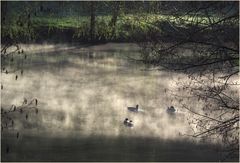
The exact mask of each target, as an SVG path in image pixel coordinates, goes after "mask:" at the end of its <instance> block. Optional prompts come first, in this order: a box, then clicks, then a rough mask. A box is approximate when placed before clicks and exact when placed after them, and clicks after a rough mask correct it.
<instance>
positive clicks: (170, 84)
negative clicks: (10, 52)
mask: <svg viewBox="0 0 240 163" xmlns="http://www.w3.org/2000/svg"><path fill="white" fill-rule="evenodd" d="M22 47H23V48H24V49H25V51H26V53H27V60H26V61H24V62H25V63H24V74H23V76H20V77H19V79H18V80H15V75H12V74H8V75H6V74H2V83H3V85H4V90H2V97H1V103H2V104H1V105H2V106H4V107H10V106H11V105H12V104H15V105H20V104H21V103H22V101H23V98H27V99H32V98H37V99H38V100H39V114H37V115H36V114H34V113H31V114H30V116H29V120H27V121H26V120H24V118H21V116H20V115H19V118H17V123H16V125H15V127H14V129H13V130H11V131H9V132H10V133H14V132H15V131H20V132H21V133H22V135H23V136H22V137H21V139H20V141H22V143H23V144H24V142H26V141H30V142H32V144H35V145H36V142H35V141H34V140H35V139H36V140H38V142H39V141H40V142H42V143H43V144H44V142H45V143H46V142H54V141H56V140H57V139H62V138H66V139H64V141H59V142H57V144H61V142H62V143H63V144H64V145H63V148H66V147H67V148H71V147H72V148H74V149H75V148H76V149H75V150H79V149H78V148H81V147H82V146H81V145H80V144H79V145H76V144H75V145H73V144H74V143H76V142H78V141H80V139H82V138H83V137H84V138H94V137H103V138H104V137H105V138H107V139H108V140H112V139H115V138H116V139H118V138H125V139H126V140H127V139H133V140H134V139H135V140H134V141H135V142H137V143H136V144H138V143H139V145H141V143H140V142H141V141H140V142H138V141H137V140H138V139H139V138H142V139H145V138H146V139H149V138H152V139H154V140H155V139H156V140H162V141H163V140H166V141H181V140H184V141H186V140H187V139H186V137H182V136H180V133H190V132H191V130H190V128H189V126H188V123H187V120H186V117H187V116H188V113H187V112H185V111H184V110H183V109H181V108H179V107H178V103H177V102H176V101H174V99H173V97H172V96H169V95H167V94H166V93H165V90H166V89H172V88H174V87H176V85H175V81H177V80H179V78H181V79H183V80H186V79H185V78H186V76H184V75H183V74H176V73H172V72H167V71H148V70H147V67H146V65H143V64H142V63H138V62H137V61H130V60H129V59H128V57H127V56H130V57H139V55H140V53H139V49H138V47H137V45H135V44H104V45H96V46H73V45H72V46H71V45H48V44H46V45H22ZM137 104H138V105H139V108H140V109H141V110H143V111H142V112H138V113H133V112H130V111H128V110H127V107H130V106H133V107H134V106H136V105H137ZM171 105H173V106H175V108H176V109H177V113H176V115H175V116H171V115H168V114H167V113H166V109H167V107H168V106H171ZM196 107H198V106H196ZM125 118H129V119H131V120H132V121H133V124H134V127H132V128H129V127H126V126H124V125H123V121H124V119H125ZM29 136H30V138H29V139H27V137H29ZM39 137H40V138H39ZM34 138H35V139H34ZM50 138H52V139H51V140H48V139H50ZM9 139H11V136H10V138H9ZM67 139H69V142H71V143H69V144H68V143H67V142H66V141H67ZM73 139H74V141H72V140H73ZM104 140H105V139H104ZM14 141H15V140H14ZM85 141H86V140H85ZM91 141H92V140H91ZM86 142H88V141H86ZM103 142H104V141H103ZM112 142H114V140H112ZM130 142H131V140H130ZM189 142H192V140H190V139H189ZM106 143H110V142H106ZM130 144H131V143H130ZM136 144H135V145H136ZM152 144H154V143H152ZM119 145H120V144H113V145H112V146H113V147H115V146H116V148H118V147H119ZM148 145H149V149H151V148H150V147H151V143H150V144H148ZM185 145H186V144H185ZM33 146H34V145H33ZM126 146H127V145H126ZM153 146H154V145H153ZM163 146H164V145H163ZM166 146H168V145H166ZM186 146H187V145H186ZM168 147H169V146H168ZM18 148H20V147H18ZM35 148H36V147H35ZM48 148H49V149H53V150H52V151H51V150H50V151H49V153H51V152H52V153H54V148H53V147H52V146H51V147H49V146H48ZM94 148H99V146H98V145H96V144H95V146H94V145H93V146H92V148H91V149H92V150H94ZM27 149H31V148H30V147H26V148H25V150H27ZM40 149H41V148H40ZM154 149H155V147H154ZM163 149H164V148H163ZM189 149H190V147H189ZM34 150H35V149H34ZM34 150H33V151H34ZM118 150H120V149H118ZM80 151H81V150H80ZM83 151H84V150H83ZM83 151H82V152H81V153H84V152H83ZM135 152H136V153H138V152H139V151H138V150H136V151H135ZM145 152H146V151H145ZM16 153H17V152H16ZM16 153H15V154H16ZM56 153H57V152H55V154H56ZM16 155H18V154H16ZM52 155H54V154H52ZM99 155H100V154H99ZM103 155H104V154H103ZM56 156H58V159H60V160H58V159H57V158H55V159H53V158H52V159H51V158H49V159H50V161H51V160H58V161H61V156H59V155H58V154H56ZM154 156H155V154H154ZM6 157H7V156H6ZM18 157H20V156H18ZM18 157H17V156H14V157H13V158H10V160H11V159H13V160H14V159H16V160H18ZM39 157H40V156H39ZM49 157H50V156H49ZM93 157H94V156H93ZM96 157H98V156H96ZM123 157H124V156H123ZM169 158H170V157H169ZM25 159H26V160H27V158H26V157H25ZM36 159H37V160H44V159H43V158H41V157H40V158H36ZM65 159H66V160H71V159H67V158H65ZM112 159H113V160H114V158H112ZM23 160H24V159H23ZM33 160H34V159H33ZM47 160H48V159H47ZM63 160H64V159H63ZM82 160H89V159H87V158H82ZM103 160H106V159H103ZM130 160H132V159H130ZM152 160H155V159H154V158H152ZM157 160H161V159H157ZM170 160H171V159H170ZM127 161H128V160H127ZM133 161H134V160H133Z"/></svg>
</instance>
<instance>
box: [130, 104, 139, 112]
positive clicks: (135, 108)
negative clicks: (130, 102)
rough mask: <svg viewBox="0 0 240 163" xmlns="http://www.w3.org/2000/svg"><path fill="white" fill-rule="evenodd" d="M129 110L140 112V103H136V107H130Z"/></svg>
mask: <svg viewBox="0 0 240 163" xmlns="http://www.w3.org/2000/svg"><path fill="white" fill-rule="evenodd" d="M128 110H129V111H132V112H138V104H137V105H136V107H128Z"/></svg>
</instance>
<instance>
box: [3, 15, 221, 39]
mask: <svg viewBox="0 0 240 163" xmlns="http://www.w3.org/2000/svg"><path fill="white" fill-rule="evenodd" d="M111 19H112V16H110V15H109V16H108V15H101V16H96V22H95V41H96V42H98V41H117V42H129V41H133V39H134V40H138V41H142V40H145V39H146V37H147V36H148V35H149V33H157V34H160V35H161V33H163V32H165V31H166V30H169V29H170V30H171V28H172V27H171V25H170V24H171V23H173V24H174V25H177V26H178V27H179V28H183V29H188V28H189V26H191V25H193V24H196V23H198V25H199V24H200V25H201V26H207V25H209V19H208V18H207V17H202V16H198V17H193V16H190V15H189V16H181V17H180V19H179V17H178V19H175V17H174V16H169V15H159V14H137V15H132V14H128V15H120V16H118V18H117V22H116V25H115V26H113V25H111V23H110V22H111ZM214 19H215V21H217V20H219V19H218V18H217V17H216V18H214ZM16 22H17V20H16V19H12V21H11V22H10V23H8V24H4V25H2V27H1V30H2V40H3V41H4V40H6V38H7V37H10V38H12V39H13V40H20V41H22V42H26V41H29V40H30V41H33V40H35V41H44V40H45V41H57V42H61V41H74V42H75V41H90V40H89V38H90V37H89V33H90V18H89V16H68V17H60V16H51V15H49V16H35V17H32V18H31V19H30V24H29V23H25V24H24V23H23V25H21V26H20V25H19V24H17V23H16ZM172 30H174V29H172Z"/></svg>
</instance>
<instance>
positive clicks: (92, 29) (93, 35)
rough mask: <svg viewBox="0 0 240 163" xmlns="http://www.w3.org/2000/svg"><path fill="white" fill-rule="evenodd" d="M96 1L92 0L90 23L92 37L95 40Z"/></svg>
mask: <svg viewBox="0 0 240 163" xmlns="http://www.w3.org/2000/svg"><path fill="white" fill-rule="evenodd" d="M95 3H96V2H90V12H91V20H90V21H91V23H90V39H91V41H94V40H95V23H96V21H95V17H96V13H95V12H96V4H95Z"/></svg>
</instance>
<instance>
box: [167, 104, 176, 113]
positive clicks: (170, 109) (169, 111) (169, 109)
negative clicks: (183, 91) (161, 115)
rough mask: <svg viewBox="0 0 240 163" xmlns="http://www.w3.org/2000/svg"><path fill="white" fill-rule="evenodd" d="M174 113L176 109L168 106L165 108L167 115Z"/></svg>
mask: <svg viewBox="0 0 240 163" xmlns="http://www.w3.org/2000/svg"><path fill="white" fill-rule="evenodd" d="M175 112H176V109H175V108H174V107H173V106H170V107H168V108H167V113H168V114H174V113H175Z"/></svg>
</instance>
